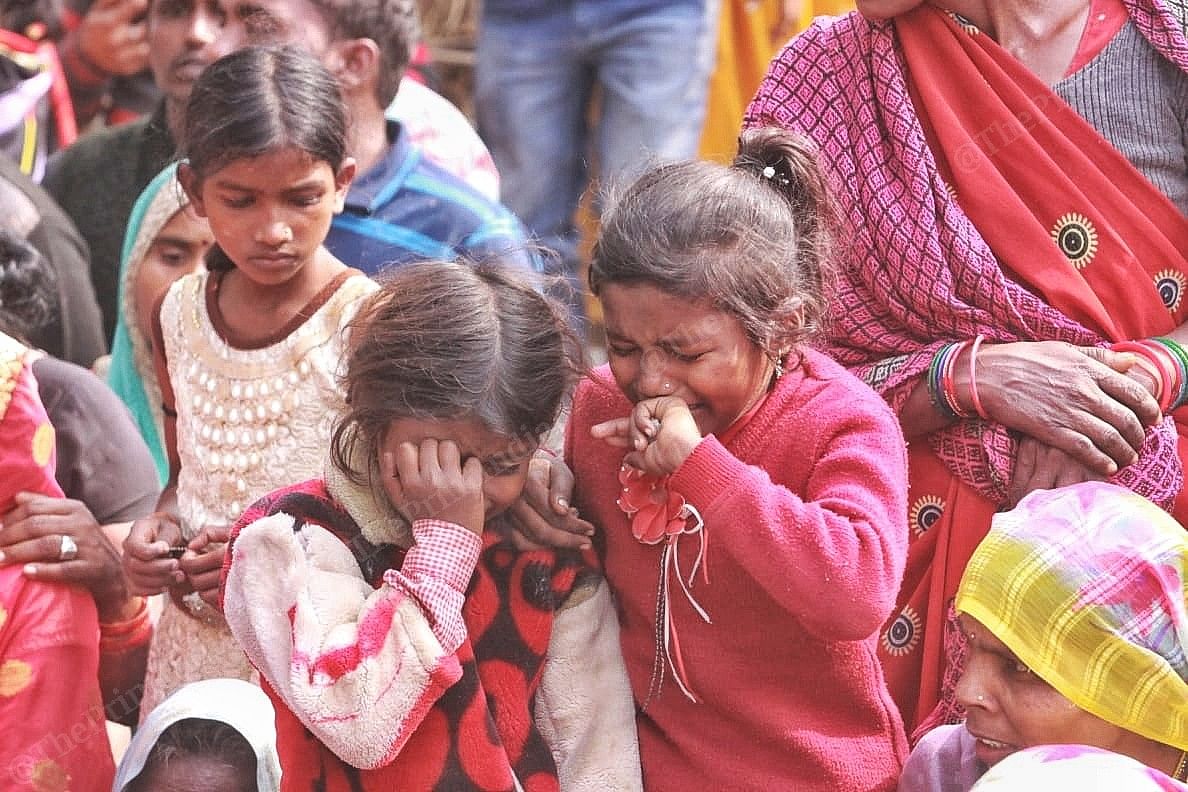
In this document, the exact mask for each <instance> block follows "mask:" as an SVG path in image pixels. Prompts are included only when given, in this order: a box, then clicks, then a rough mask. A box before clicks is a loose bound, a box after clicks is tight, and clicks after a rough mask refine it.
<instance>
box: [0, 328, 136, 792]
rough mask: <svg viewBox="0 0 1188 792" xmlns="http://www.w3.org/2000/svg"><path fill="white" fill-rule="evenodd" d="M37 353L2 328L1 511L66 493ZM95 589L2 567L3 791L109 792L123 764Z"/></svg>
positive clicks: (0, 763)
mask: <svg viewBox="0 0 1188 792" xmlns="http://www.w3.org/2000/svg"><path fill="white" fill-rule="evenodd" d="M30 358H31V356H30V354H29V352H28V350H26V349H25V348H24V347H22V346H21V345H20V344H18V343H17V342H15V341H13V340H12V339H11V338H9V337H7V336H3V335H0V438H2V440H0V515H2V514H5V513H7V512H8V510H9V509H11V508H12V506H13V498H14V496H15V495H16V493H18V492H22V491H29V492H39V493H43V494H46V495H55V496H58V497H61V495H62V492H61V490H60V489H58V485H57V483H56V482H55V481H54V432H53V428H52V427H51V426H50V423H49V418H48V417H46V414H45V409H44V408H43V407H42V405H41V400H40V398H39V397H38V395H37V382H36V381H35V380H34V379H33V374H32V368H31V366H30V365H29V364H30ZM98 670H99V623H98V616H97V614H96V612H95V603H94V601H93V600H92V598H91V595H90V593H89V592H87V591H86V590H85V589H81V588H77V587H74V586H65V585H61V584H57V583H41V582H37V581H34V580H29V579H28V578H26V577H25V576H24V575H23V574H22V572H21V567H20V566H6V567H0V789H5V790H14V791H15V790H33V791H34V792H64V791H65V790H67V789H69V790H76V792H79V791H81V792H99V791H100V790H108V789H110V788H111V782H112V778H113V777H114V775H115V767H114V765H113V763H112V757H111V746H110V745H109V743H108V741H107V727H106V723H105V717H104V713H103V703H102V701H101V699H100V696H99V682H98Z"/></svg>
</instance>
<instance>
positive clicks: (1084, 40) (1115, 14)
mask: <svg viewBox="0 0 1188 792" xmlns="http://www.w3.org/2000/svg"><path fill="white" fill-rule="evenodd" d="M1128 18H1129V17H1128V16H1127V14H1126V6H1125V5H1124V4H1123V2H1122V0H1092V2H1091V3H1090V5H1089V17H1088V19H1086V20H1085V30H1084V31H1083V32H1082V33H1081V42H1080V44H1078V45H1077V52H1076V54H1075V55H1073V59H1072V62H1071V63H1070V64H1069V65H1068V71H1067V72H1066V73H1065V75H1064V76H1065V77H1069V76H1072V75H1074V74H1076V73H1077V72H1079V71H1080V70H1081V69H1083V68H1085V67H1086V66H1087V65H1089V61H1091V60H1093V59H1094V58H1096V57H1097V56H1098V55H1100V54H1101V51H1102V50H1103V49H1105V48H1106V46H1107V45H1108V44H1109V43H1110V42H1111V41H1113V40H1114V36H1116V35H1118V32H1119V31H1120V30H1122V28H1123V26H1125V25H1126V20H1127V19H1128Z"/></svg>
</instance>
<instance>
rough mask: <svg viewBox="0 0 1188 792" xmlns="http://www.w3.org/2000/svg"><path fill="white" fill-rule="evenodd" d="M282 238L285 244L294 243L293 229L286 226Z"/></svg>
mask: <svg viewBox="0 0 1188 792" xmlns="http://www.w3.org/2000/svg"><path fill="white" fill-rule="evenodd" d="M281 237H282V241H284V242H292V241H293V229H292V228H289V227H288V226H285V233H284V234H282V235H281Z"/></svg>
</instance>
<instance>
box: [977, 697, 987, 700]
mask: <svg viewBox="0 0 1188 792" xmlns="http://www.w3.org/2000/svg"><path fill="white" fill-rule="evenodd" d="M985 700H986V697H985V696H978V701H985Z"/></svg>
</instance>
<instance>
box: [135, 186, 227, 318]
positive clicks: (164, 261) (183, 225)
mask: <svg viewBox="0 0 1188 792" xmlns="http://www.w3.org/2000/svg"><path fill="white" fill-rule="evenodd" d="M212 242H214V237H212V236H211V234H210V226H209V225H208V224H207V222H206V221H205V220H203V219H202V218H201V217H199V216H198V215H197V214H196V213H195V212H194V210H192V209H190V208H189V207H186V208H184V209H182V210H181V211H179V212H178V213H177V214H175V215H174V216H173V217H171V218H169V222H167V223H166V224H165V225H164V226H162V227H161V230H160V231H159V232H158V233H157V237H156V239H154V240H153V243H152V244H151V245H149V249H148V252H147V253H145V255H144V260H143V261H141V262H140V267H138V268H137V270H136V277H135V278H134V279H133V282H132V300H133V302H134V303H135V305H136V325H137V328H136V329H137V330H138V331H139V332H140V335H141V338H150V337H151V334H152V313H153V307H154V306H155V305H156V303H157V300H158V299H160V297H161V295H162V294H163V293H164V292H165V290H166V289H167V288H169V285H170V284H171V283H173V282H174V281H175V280H177V279H178V278H180V277H181V276H182V275H187V274H189V273H191V272H193V271H194V270H196V269H198V268H199V267H201V266H202V257H203V256H204V255H205V254H206V251H207V250H208V249H209V248H210V245H211V243H212Z"/></svg>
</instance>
